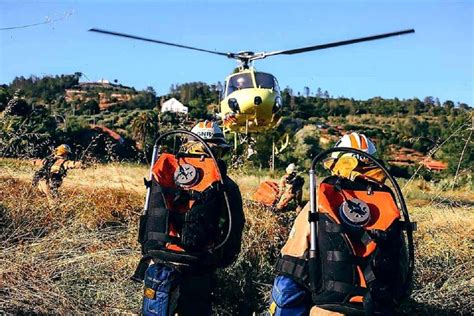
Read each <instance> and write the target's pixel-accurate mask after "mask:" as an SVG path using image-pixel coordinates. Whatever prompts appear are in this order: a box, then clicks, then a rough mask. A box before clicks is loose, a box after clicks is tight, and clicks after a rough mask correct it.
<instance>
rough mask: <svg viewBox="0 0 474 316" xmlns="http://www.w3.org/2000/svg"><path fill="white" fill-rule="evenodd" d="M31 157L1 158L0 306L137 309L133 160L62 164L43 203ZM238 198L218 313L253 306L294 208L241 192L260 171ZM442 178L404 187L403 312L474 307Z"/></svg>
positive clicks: (460, 227) (139, 197)
mask: <svg viewBox="0 0 474 316" xmlns="http://www.w3.org/2000/svg"><path fill="white" fill-rule="evenodd" d="M34 168H35V167H34V166H32V165H30V164H29V163H27V162H22V161H17V160H7V159H1V160H0V245H1V250H0V313H2V312H3V313H18V314H31V313H36V314H130V313H138V312H139V307H140V299H141V291H142V289H141V286H140V285H139V284H136V283H133V282H132V281H130V280H129V277H130V275H131V274H132V273H133V270H134V268H135V265H136V263H137V262H138V260H139V257H140V252H139V245H138V243H137V241H136V239H137V222H138V216H139V214H140V212H141V209H142V203H143V200H144V192H145V190H144V186H143V180H142V179H143V177H144V176H146V175H147V173H148V171H147V168H146V167H144V166H138V165H120V164H111V165H98V166H95V167H91V168H88V169H77V170H70V171H69V175H68V177H67V178H66V179H65V182H64V186H63V187H62V188H61V193H62V198H61V199H60V201H58V203H57V204H54V205H49V204H48V202H47V200H46V198H45V197H43V196H41V195H40V194H39V193H38V192H37V191H36V190H34V189H32V188H31V186H30V181H31V177H32V175H33V172H34ZM233 178H235V179H236V180H237V182H238V183H239V185H240V187H241V190H242V194H243V196H244V198H245V199H246V202H245V214H246V219H247V223H246V227H245V234H244V241H243V246H242V252H241V255H240V257H239V259H238V261H237V262H236V263H235V264H234V265H233V266H231V267H230V268H228V269H226V270H225V271H221V272H220V273H218V277H217V280H216V282H217V286H218V290H217V291H216V295H215V296H216V302H217V303H216V307H215V311H216V313H217V314H219V315H236V314H243V315H248V314H252V313H253V312H257V313H258V312H262V311H263V309H264V307H265V306H266V299H267V297H268V293H269V290H270V288H271V282H272V279H273V272H272V265H273V263H274V260H275V258H276V256H277V255H278V250H279V248H280V246H281V245H282V243H283V241H284V240H285V238H286V237H287V234H288V230H289V225H290V224H289V223H291V220H292V217H293V215H292V214H291V213H290V214H283V215H279V216H276V215H275V214H272V213H271V212H270V211H269V210H268V209H265V208H263V207H260V206H258V205H256V204H254V203H252V202H250V201H248V199H249V197H250V195H251V193H252V192H253V190H254V189H255V188H256V186H257V185H258V183H259V181H261V180H263V178H262V177H260V178H259V177H256V176H249V175H246V176H235V175H234V176H233ZM448 187H449V186H447V185H444V184H437V185H433V184H423V183H421V182H419V181H417V182H412V183H410V184H409V185H408V186H407V187H406V188H405V191H406V192H407V197H408V199H409V205H410V207H409V209H410V212H411V215H412V218H413V219H414V220H415V221H417V222H418V231H417V232H416V234H415V241H416V260H417V261H416V275H415V277H416V284H415V289H414V291H413V295H412V299H411V300H410V301H408V302H406V303H405V304H404V305H403V306H402V307H401V308H400V311H399V312H400V314H406V315H415V314H416V315H435V314H436V315H453V314H454V315H455V314H469V313H470V312H472V311H473V310H474V263H473V260H472V257H473V253H474V240H473V239H474V234H473V229H474V212H473V210H474V207H473V204H472V201H473V200H474V194H473V192H472V191H471V190H470V188H465V189H462V190H460V189H458V190H456V191H450V190H448Z"/></svg>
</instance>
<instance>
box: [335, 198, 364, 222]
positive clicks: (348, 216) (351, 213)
mask: <svg viewBox="0 0 474 316" xmlns="http://www.w3.org/2000/svg"><path fill="white" fill-rule="evenodd" d="M339 215H340V216H341V219H342V221H343V222H344V223H346V224H348V225H351V226H363V225H365V224H367V223H368V222H369V221H370V209H369V206H368V205H367V203H365V202H364V201H362V200H359V199H351V200H346V201H344V202H343V203H342V204H341V206H339Z"/></svg>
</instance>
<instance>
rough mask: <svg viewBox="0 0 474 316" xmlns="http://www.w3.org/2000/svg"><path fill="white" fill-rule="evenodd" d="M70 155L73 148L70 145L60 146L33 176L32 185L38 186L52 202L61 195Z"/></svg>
mask: <svg viewBox="0 0 474 316" xmlns="http://www.w3.org/2000/svg"><path fill="white" fill-rule="evenodd" d="M70 153H71V148H70V147H69V146H68V145H66V144H62V145H60V146H58V147H57V148H56V149H55V150H54V153H53V154H52V155H51V156H49V157H47V158H46V159H44V160H43V166H42V167H41V169H39V170H38V171H36V172H35V174H34V176H33V182H32V185H33V186H35V187H36V186H37V187H38V188H39V190H40V191H41V192H42V193H44V194H45V195H46V197H47V199H48V201H50V202H51V201H53V200H54V199H55V198H57V197H58V195H59V191H58V189H59V187H60V186H61V184H62V183H63V179H64V177H66V173H67V169H66V167H65V165H64V164H65V163H66V161H67V159H68V155H69V154H70Z"/></svg>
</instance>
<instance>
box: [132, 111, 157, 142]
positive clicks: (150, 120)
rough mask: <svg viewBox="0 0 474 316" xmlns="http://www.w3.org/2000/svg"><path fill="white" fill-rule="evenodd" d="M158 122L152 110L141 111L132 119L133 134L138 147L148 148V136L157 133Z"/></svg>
mask: <svg viewBox="0 0 474 316" xmlns="http://www.w3.org/2000/svg"><path fill="white" fill-rule="evenodd" d="M157 127H158V124H157V123H156V117H155V115H154V113H153V112H152V111H146V112H142V113H140V114H139V115H138V116H137V117H135V118H134V119H133V121H132V135H133V137H134V139H135V140H137V147H138V148H141V149H143V150H144V151H145V150H146V142H147V136H148V135H153V134H156V130H157Z"/></svg>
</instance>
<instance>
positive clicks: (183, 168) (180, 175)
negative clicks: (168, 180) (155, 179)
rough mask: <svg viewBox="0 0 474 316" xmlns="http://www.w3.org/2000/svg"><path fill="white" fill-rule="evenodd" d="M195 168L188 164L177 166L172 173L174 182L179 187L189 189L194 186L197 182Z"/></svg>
mask: <svg viewBox="0 0 474 316" xmlns="http://www.w3.org/2000/svg"><path fill="white" fill-rule="evenodd" d="M198 178H199V177H198V172H197V170H196V167H194V166H193V165H190V164H188V163H185V164H182V165H178V168H176V171H175V172H174V182H175V183H176V185H177V186H180V187H190V186H193V185H195V184H196V182H197V180H198Z"/></svg>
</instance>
